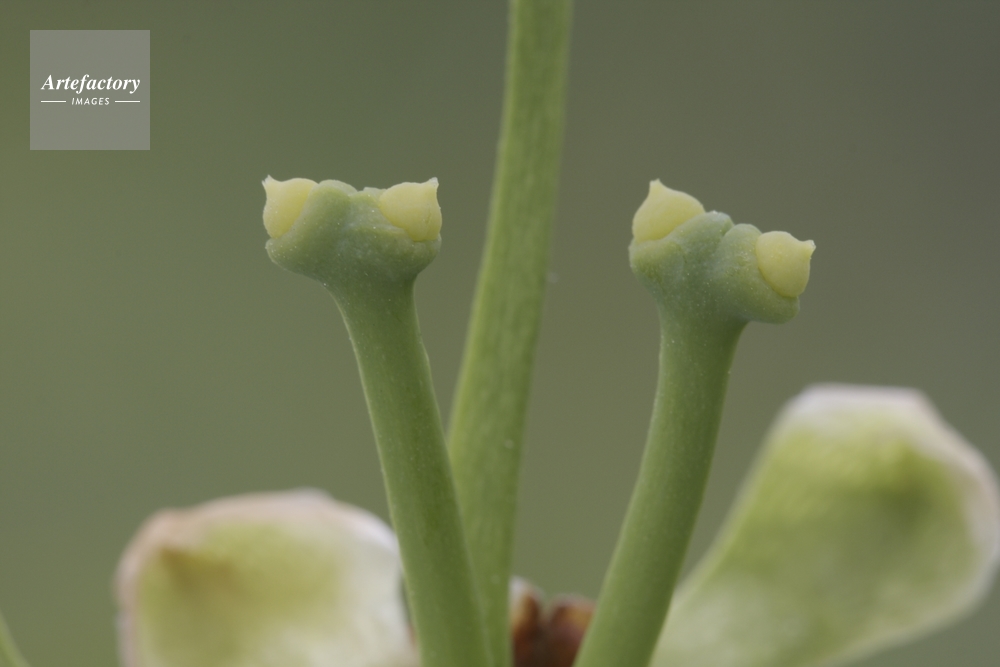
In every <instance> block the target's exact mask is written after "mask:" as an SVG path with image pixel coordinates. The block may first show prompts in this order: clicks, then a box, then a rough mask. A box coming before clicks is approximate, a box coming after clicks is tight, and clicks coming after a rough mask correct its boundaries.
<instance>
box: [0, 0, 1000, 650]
mask: <svg viewBox="0 0 1000 667" xmlns="http://www.w3.org/2000/svg"><path fill="white" fill-rule="evenodd" d="M206 5H207V3H205V4H204V5H203V4H199V3H191V4H187V5H185V4H179V3H169V4H168V3H162V5H161V6H159V7H154V6H152V4H147V3H114V4H104V3H99V2H86V3H57V4H44V3H37V2H33V3H24V4H19V3H12V2H9V1H8V2H5V3H4V4H3V5H2V7H0V76H2V81H0V82H2V84H3V87H2V90H3V91H4V95H3V96H2V98H0V109H2V112H0V113H2V115H0V224H2V227H0V229H2V234H3V237H2V243H0V605H2V608H3V611H4V613H5V614H6V616H7V619H8V621H9V623H10V625H11V626H12V628H13V629H14V631H15V633H16V635H17V637H18V639H19V641H20V643H21V646H22V648H23V649H24V651H25V652H26V654H27V655H28V657H29V659H31V660H32V662H33V663H34V664H35V665H36V667H42V666H45V665H73V666H74V667H75V666H77V665H80V666H91V665H93V666H99V665H113V664H115V648H114V635H113V628H112V619H113V614H114V607H113V605H112V602H111V598H110V593H109V590H110V584H109V582H110V578H111V575H112V572H113V570H114V567H115V563H116V560H117V557H118V554H119V553H120V551H121V549H122V547H123V546H124V544H125V542H126V541H127V540H128V539H129V537H130V535H131V534H132V532H133V531H134V530H135V528H136V527H137V525H138V524H139V522H140V521H142V520H143V518H144V517H146V516H147V515H149V514H150V513H151V512H153V511H154V510H156V509H157V508H160V507H164V506H183V505H189V504H192V503H197V502H200V501H203V500H207V499H209V498H213V497H216V496H220V495H225V494H233V493H240V492H245V491H255V490H264V489H287V488H291V487H296V486H303V485H307V486H316V487H321V488H324V489H328V490H329V491H330V492H331V493H332V494H334V495H335V496H336V497H338V498H341V499H343V500H347V501H350V502H352V503H356V504H358V505H361V506H364V507H367V508H370V509H372V510H374V511H375V512H378V513H379V514H381V515H383V516H384V515H385V510H386V506H385V502H384V499H383V494H382V488H381V481H380V478H379V470H378V462H377V460H376V455H375V448H374V444H373V442H372V436H371V433H370V429H369V425H368V419H367V415H366V412H365V408H364V402H363V397H362V394H361V389H360V386H359V382H358V378H357V373H356V369H355V365H354V360H353V357H352V353H351V349H350V345H349V343H348V340H347V336H346V334H345V332H344V328H343V325H342V324H341V322H340V318H339V316H338V314H337V313H336V311H335V308H334V304H333V302H332V301H331V299H329V297H327V296H326V294H325V293H324V292H323V291H322V289H321V288H320V287H319V286H318V285H316V284H314V283H312V282H310V281H307V280H306V279H304V278H300V277H298V276H294V275H291V274H288V273H285V272H283V271H281V270H280V269H278V268H277V267H275V266H273V265H272V264H271V263H270V262H269V261H268V259H267V256H266V255H265V253H264V249H263V245H264V241H265V239H266V236H265V233H264V230H263V227H262V225H261V218H260V211H261V207H262V205H263V201H264V193H263V190H262V188H261V187H260V181H261V179H262V178H263V177H264V176H266V175H267V174H271V175H272V176H275V177H277V178H289V177H292V176H307V177H310V178H314V179H322V178H338V179H342V180H345V181H347V182H349V183H352V184H354V185H357V186H365V185H373V186H381V187H385V186H388V185H390V184H393V183H396V182H399V181H403V180H423V179H426V178H428V177H430V176H437V177H439V178H440V179H441V184H442V185H441V190H440V199H441V202H442V205H443V208H444V213H445V227H444V239H445V241H444V247H443V250H442V252H441V255H440V256H439V258H438V260H437V261H436V262H435V264H434V265H433V266H432V267H431V268H430V269H429V270H428V271H426V273H425V275H424V276H423V277H422V278H421V280H420V282H419V288H418V298H419V302H420V309H421V318H422V323H423V330H424V335H425V339H426V343H427V347H428V349H429V353H430V356H431V358H432V362H433V364H434V370H435V374H436V377H435V380H436V382H437V386H438V390H439V396H440V398H441V402H442V405H444V406H447V405H448V403H449V400H450V397H451V393H452V387H453V384H454V380H455V376H456V372H457V367H458V361H459V357H460V348H461V344H462V341H463V336H464V325H465V322H466V318H467V316H468V312H469V301H470V297H471V294H472V290H473V281H474V278H475V272H476V266H477V262H478V257H479V253H480V246H481V242H482V240H483V220H484V215H485V213H484V212H485V210H486V202H487V197H488V191H489V185H490V179H491V170H492V165H493V158H494V146H495V137H496V130H497V127H498V123H499V108H500V96H501V85H502V66H503V47H504V40H505V21H506V19H505V7H504V5H503V3H501V2H493V3H489V4H486V3H468V2H457V1H456V2H428V3H403V2H395V3H390V2H375V3H361V2H340V3H331V4H327V3H313V4H307V3H302V2H298V3H280V4H279V3H270V4H268V3H255V4H250V3H235V2H231V3H226V4H215V5H213V6H206ZM146 28H148V29H150V30H151V31H152V35H151V40H152V74H151V76H152V81H151V87H152V90H151V94H152V106H151V111H152V139H151V150H150V151H148V152H141V151H137V152H111V151H109V152H49V151H47V152H39V151H36V152H30V151H29V150H28V94H29V89H30V84H29V81H28V31H29V29H146ZM998 35H1000V5H997V4H995V3H972V2H969V3H955V2H939V3H936V4H934V3H905V2H869V3H782V4H762V3H741V4H736V3H726V4H716V3H697V4H696V3H687V4H686V5H684V6H680V3H638V2H635V3H597V2H593V1H586V2H581V3H580V5H579V6H578V8H577V15H576V25H575V28H574V37H573V42H574V52H573V56H572V71H571V80H570V95H569V114H568V125H567V134H566V153H565V163H564V164H565V168H564V171H563V176H562V185H561V193H560V201H559V212H558V226H557V230H556V238H555V245H554V255H553V265H552V274H551V286H550V291H549V294H548V300H547V303H546V317H545V321H544V326H543V331H542V338H541V343H540V347H539V354H538V368H537V382H536V386H535V390H534V393H533V396H532V403H531V415H530V423H529V428H528V442H527V454H526V460H525V468H524V487H523V493H522V503H521V507H522V515H521V518H520V523H519V531H518V537H519V544H518V549H517V556H516V562H517V570H518V571H519V572H520V573H522V574H524V575H526V576H528V577H530V578H531V579H533V580H535V581H536V582H537V583H538V584H540V585H541V586H542V587H544V588H545V589H547V590H550V591H578V592H582V593H585V594H588V595H595V594H596V593H597V591H598V588H599V585H600V581H601V576H602V573H603V570H604V566H605V564H606V562H607V560H608V557H609V555H610V552H611V549H612V546H613V542H614V539H615V536H616V531H617V525H618V522H619V521H620V519H621V516H622V514H623V512H624V508H625V504H626V501H627V498H628V494H629V490H630V485H631V482H632V479H633V477H634V475H635V472H636V467H637V463H638V458H639V454H640V447H641V444H642V442H643V438H644V433H645V429H646V422H647V419H648V413H649V409H650V405H651V397H652V390H653V386H654V381H655V368H656V338H657V330H656V319H655V316H654V311H653V305H652V302H651V300H650V299H649V297H648V296H647V295H646V294H645V293H644V292H643V291H642V289H641V288H640V287H639V286H638V285H637V284H636V282H635V281H634V279H633V277H632V276H631V274H630V272H629V269H628V264H627V259H626V246H627V244H628V241H629V236H630V229H629V223H630V221H631V216H632V213H633V212H634V211H635V209H636V207H637V206H638V204H639V203H640V202H641V201H642V199H643V197H644V196H645V191H646V187H647V185H646V184H647V182H648V181H649V180H650V179H651V178H656V177H659V178H662V179H663V181H664V182H665V183H667V184H668V185H671V186H673V187H677V188H680V189H683V190H687V191H689V192H691V193H694V194H695V195H696V196H698V197H699V198H700V199H701V200H702V201H703V202H704V203H705V204H706V205H707V206H708V207H709V208H715V209H718V210H722V211H726V212H728V213H730V214H732V215H733V217H734V218H735V219H736V220H737V221H738V222H739V221H742V222H751V223H754V224H756V225H758V226H759V227H761V228H762V229H764V230H771V229H784V230H788V231H790V232H792V233H793V234H795V235H796V236H798V237H799V238H807V239H815V240H816V242H817V244H818V246H819V250H818V252H817V254H816V256H815V261H814V264H813V281H812V283H811V284H810V286H809V290H808V291H807V293H806V294H805V296H804V298H803V307H802V312H801V314H800V315H799V317H798V318H797V319H796V320H795V321H793V322H792V323H791V324H788V325H785V326H782V327H771V326H763V325H755V326H751V327H750V329H749V330H748V331H747V333H746V334H745V336H744V339H743V342H742V344H741V348H740V350H739V354H738V358H737V361H736V366H735V368H734V371H733V379H732V383H731V388H730V392H729V403H728V406H727V409H726V414H725V419H724V423H723V426H722V432H721V438H720V442H719V447H718V453H717V459H716V467H715V469H714V472H713V475H712V479H711V484H710V488H709V491H708V497H707V499H706V503H705V510H704V513H703V517H702V519H701V522H700V524H699V528H698V532H697V535H696V538H695V543H694V546H693V553H692V558H691V560H693V559H694V557H695V556H696V555H697V553H700V552H701V551H703V550H704V548H705V547H706V545H707V544H708V542H709V540H710V538H711V535H712V534H713V532H714V531H715V529H716V527H717V526H718V524H719V523H720V521H721V520H722V518H723V516H724V513H725V511H726V508H727V507H728V505H729V503H730V501H731V499H732V497H733V495H734V493H735V491H736V486H737V485H738V483H739V480H740V479H741V478H742V476H743V474H744V472H745V471H746V468H747V466H748V465H749V463H750V461H751V458H752V456H753V453H754V450H755V448H756V447H757V444H758V443H759V441H760V439H761V436H762V435H763V433H764V431H765V430H766V428H767V426H768V424H769V422H770V421H771V419H772V417H773V416H774V414H775V413H776V411H777V410H778V409H779V408H780V406H781V405H782V403H783V402H784V401H785V400H787V399H788V398H789V397H791V396H792V395H794V394H795V393H796V392H798V391H799V390H800V389H802V388H803V387H804V386H805V385H807V384H810V383H813V382H820V381H840V382H862V383H875V384H893V385H907V386H916V387H920V388H922V389H923V390H924V391H926V392H927V393H928V394H929V395H930V397H931V398H932V399H933V400H934V401H935V403H936V404H937V405H938V406H939V408H940V410H941V411H942V412H943V414H944V415H945V416H946V417H947V419H948V420H949V421H951V422H952V423H953V424H954V425H955V426H956V427H957V428H958V429H959V430H960V431H962V432H963V433H964V434H965V435H966V436H967V437H968V438H969V439H970V440H971V441H972V442H974V443H976V444H977V445H978V446H979V447H980V448H981V449H982V450H983V451H984V452H985V453H986V456H987V457H988V458H989V459H990V460H991V461H992V463H993V465H994V467H995V468H1000V409H998V407H1000V406H998V400H997V399H998V396H1000V346H998V345H997V339H998V333H1000V309H998V297H997V289H998V287H1000V263H998V262H997V261H996V260H995V257H996V255H997V248H998V242H1000V232H998V223H1000V220H998V214H997V208H996V203H997V195H998V185H1000V180H998V176H1000V129H998V119H1000V85H998V82H1000V39H998ZM998 623H1000V589H997V590H994V591H993V593H992V594H991V595H990V597H989V598H988V600H987V602H986V604H985V606H984V608H983V609H982V610H981V611H980V612H979V613H978V614H977V615H975V616H974V617H971V618H970V619H968V620H966V621H964V622H962V623H961V624H959V625H957V626H955V627H952V628H950V629H948V630H946V631H944V632H941V633H939V634H936V635H934V636H933V637H930V638H928V639H926V640H923V641H921V642H919V643H917V644H913V645H910V646H908V647H905V648H900V649H896V650H893V651H891V652H889V653H886V654H883V655H882V656H880V657H878V658H875V659H872V660H871V661H869V662H866V663H865V664H866V665H881V666H883V667H892V666H902V665H907V666H908V667H920V666H931V665H942V664H960V665H964V666H966V667H977V666H982V667H985V666H987V665H996V664H997V660H998V656H1000V635H998V634H997V632H996V628H997V627H998Z"/></svg>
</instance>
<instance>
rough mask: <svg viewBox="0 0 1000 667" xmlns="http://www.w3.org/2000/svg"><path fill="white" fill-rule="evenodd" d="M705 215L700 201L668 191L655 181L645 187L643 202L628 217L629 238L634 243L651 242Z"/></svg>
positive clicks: (681, 193) (668, 189)
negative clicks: (629, 223)
mask: <svg viewBox="0 0 1000 667" xmlns="http://www.w3.org/2000/svg"><path fill="white" fill-rule="evenodd" d="M704 212H705V207H704V206H702V205H701V202H700V201H698V200H697V199H695V198H694V197H692V196H691V195H689V194H687V193H686V192H679V191H678V190H671V189H670V188H668V187H667V186H665V185H664V184H663V183H660V181H659V179H657V180H655V181H651V182H650V184H649V194H648V195H646V201H644V202H642V206H640V207H639V210H638V211H636V212H635V217H634V218H632V237H633V238H635V240H636V241H655V240H657V239H662V238H663V237H664V236H666V235H667V234H669V233H670V232H672V231H674V230H675V229H677V228H678V227H680V226H681V225H682V224H683V223H685V222H687V221H688V220H690V219H691V218H694V217H697V216H699V215H701V214H702V213H704Z"/></svg>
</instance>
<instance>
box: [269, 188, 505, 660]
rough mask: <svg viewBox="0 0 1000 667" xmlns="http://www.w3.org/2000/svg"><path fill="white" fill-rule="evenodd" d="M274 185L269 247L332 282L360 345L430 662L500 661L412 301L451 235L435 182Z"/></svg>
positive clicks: (417, 622)
mask: <svg viewBox="0 0 1000 667" xmlns="http://www.w3.org/2000/svg"><path fill="white" fill-rule="evenodd" d="M265 187H266V188H268V206H267V207H265V218H264V219H265V224H269V225H270V227H269V228H268V229H269V233H272V236H273V238H272V239H271V240H270V241H268V244H267V251H268V254H269V255H270V256H271V259H272V260H274V262H275V263H277V264H278V265H279V266H282V267H284V268H286V269H288V270H290V271H294V272H296V273H301V274H303V275H306V276H309V277H311V278H314V279H316V280H318V281H319V282H320V283H322V284H323V286H324V287H326V289H327V290H328V291H329V292H330V294H332V295H333V297H334V300H335V301H336V302H337V305H338V307H339V308H340V311H341V313H342V314H343V316H344V321H345V323H346V324H347V329H348V332H349V333H350V337H351V342H352V344H353V345H354V351H355V354H356V356H357V360H358V367H359V369H360V371H361V381H362V384H363V385H364V391H365V398H366V400H367V402H368V411H369V414H370V416H371V421H372V427H373V429H374V431H375V441H376V443H377V445H378V452H379V459H380V461H381V463H382V473H383V477H384V479H385V486H386V493H387V495H388V500H389V510H390V512H391V514H392V523H393V526H394V527H395V529H396V535H397V537H398V539H399V547H400V554H401V556H402V561H403V571H404V574H405V580H406V589H407V594H408V597H409V606H410V615H411V618H412V621H413V625H414V627H415V629H416V634H417V641H418V644H419V647H420V654H421V664H422V665H423V667H493V666H492V663H491V660H490V654H489V651H488V649H487V643H486V626H485V623H484V621H483V613H482V610H481V607H480V601H479V596H478V594H477V591H476V582H475V578H474V576H473V572H472V560H471V558H470V557H469V552H468V548H467V547H466V542H465V535H464V531H463V527H462V518H461V515H460V513H459V506H458V498H457V494H456V491H455V485H454V482H453V480H452V476H451V467H450V463H449V461H448V451H447V449H446V448H445V441H444V429H443V428H442V424H441V416H440V412H439V411H438V405H437V401H436V399H435V397H434V389H433V384H432V382H431V372H430V365H429V364H428V361H427V353H426V352H425V350H424V346H423V343H422V341H421V338H420V328H419V325H418V323H417V312H416V307H415V304H414V301H413V286H414V283H415V281H416V278H417V275H418V274H419V273H420V271H422V270H423V269H424V268H425V267H426V266H427V265H428V264H430V262H431V261H432V260H433V259H434V257H435V256H436V255H437V252H438V248H439V247H440V244H441V239H440V237H439V236H438V228H437V226H436V225H440V220H441V218H440V208H439V207H438V205H437V199H436V191H437V183H436V182H435V181H429V182H428V183H424V184H412V183H410V184H400V185H398V186H395V187H393V188H390V189H389V190H386V191H381V190H376V189H373V188H369V189H365V190H364V191H362V192H358V191H357V190H355V189H354V188H352V187H351V186H349V185H346V184H344V183H340V182H338V181H323V182H322V183H319V184H316V183H312V182H311V181H305V180H299V181H286V182H284V183H279V182H273V181H266V182H265ZM289 221H291V222H290V227H287V225H285V226H283V225H282V223H284V222H289ZM435 221H436V225H435V224H434V223H435ZM286 227H287V231H286Z"/></svg>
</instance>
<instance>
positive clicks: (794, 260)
mask: <svg viewBox="0 0 1000 667" xmlns="http://www.w3.org/2000/svg"><path fill="white" fill-rule="evenodd" d="M754 250H755V252H756V254H757V266H758V267H759V268H760V274H761V275H762V276H764V280H766V281H767V284H768V285H770V286H771V289H773V290H774V291H775V292H777V293H778V294H780V295H781V296H787V297H796V296H798V295H800V294H802V293H803V292H804V291H805V290H806V285H807V284H808V283H809V262H810V260H811V259H812V254H813V252H814V251H815V250H816V244H815V243H813V242H812V241H799V240H798V239H796V238H795V237H794V236H792V235H791V234H789V233H788V232H767V233H765V234H761V235H760V236H759V237H757V245H756V246H755V248H754Z"/></svg>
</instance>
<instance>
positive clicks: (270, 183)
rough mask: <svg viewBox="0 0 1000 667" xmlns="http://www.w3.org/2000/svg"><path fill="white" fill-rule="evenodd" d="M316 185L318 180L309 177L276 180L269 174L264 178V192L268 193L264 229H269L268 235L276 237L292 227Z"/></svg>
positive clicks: (265, 204)
mask: <svg viewBox="0 0 1000 667" xmlns="http://www.w3.org/2000/svg"><path fill="white" fill-rule="evenodd" d="M314 187H316V181H311V180H309V179H308V178H291V179H289V180H287V181H276V180H274V179H273V178H271V177H270V176H268V177H267V178H265V179H264V192H265V193H267V201H266V202H265V203H264V229H266V230H267V234H268V236H270V237H271V238H272V239H276V238H278V237H279V236H281V235H283V234H284V233H285V232H287V231H288V230H289V229H291V228H292V224H293V223H294V222H295V220H296V219H297V218H298V217H299V213H301V212H302V208H303V207H304V206H305V205H306V198H307V197H308V196H309V193H310V192H312V189H313V188H314Z"/></svg>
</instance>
